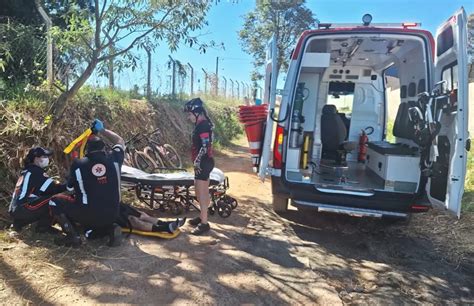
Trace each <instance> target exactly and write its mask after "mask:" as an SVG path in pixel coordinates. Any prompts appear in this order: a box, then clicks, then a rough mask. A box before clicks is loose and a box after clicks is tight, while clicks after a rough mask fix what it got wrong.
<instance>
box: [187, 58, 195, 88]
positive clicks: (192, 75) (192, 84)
mask: <svg viewBox="0 0 474 306" xmlns="http://www.w3.org/2000/svg"><path fill="white" fill-rule="evenodd" d="M188 66H189V68H191V96H192V95H193V92H194V68H193V66H191V64H190V63H188Z"/></svg>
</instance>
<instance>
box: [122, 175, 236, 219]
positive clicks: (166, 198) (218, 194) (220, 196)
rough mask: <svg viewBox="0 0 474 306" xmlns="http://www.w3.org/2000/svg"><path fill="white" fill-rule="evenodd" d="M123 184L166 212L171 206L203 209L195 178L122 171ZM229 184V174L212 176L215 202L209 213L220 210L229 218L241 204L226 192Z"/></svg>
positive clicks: (173, 208)
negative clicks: (219, 178)
mask: <svg viewBox="0 0 474 306" xmlns="http://www.w3.org/2000/svg"><path fill="white" fill-rule="evenodd" d="M158 169H159V170H161V171H171V172H172V171H180V172H184V171H185V169H170V168H158ZM183 170H184V171H183ZM186 173H187V172H186ZM122 186H123V187H125V188H126V189H128V190H133V191H134V192H135V195H136V197H137V198H138V199H139V200H140V201H141V202H142V203H144V204H145V205H147V206H148V207H149V208H150V209H159V210H160V211H163V212H164V211H166V210H170V211H171V212H172V213H173V214H175V215H180V214H181V213H183V211H186V212H187V211H189V210H190V209H191V208H193V209H195V210H197V211H200V208H199V207H198V205H196V204H195V201H196V202H197V199H196V195H195V192H194V180H180V179H166V180H165V179H160V180H155V181H153V180H151V179H148V178H139V177H136V178H133V177H130V176H129V175H126V176H124V175H122ZM229 187H230V184H229V178H228V177H227V176H225V178H224V180H223V181H222V182H220V181H217V180H214V179H210V182H209V195H210V197H211V205H210V207H209V213H210V214H211V215H213V214H214V213H215V212H217V213H218V214H219V215H220V216H221V217H223V218H227V217H229V216H230V215H231V213H232V210H233V209H235V208H236V207H237V205H238V204H237V200H236V199H234V198H232V197H230V196H229V195H227V194H226V193H227V190H228V189H229ZM156 204H158V206H157V205H156Z"/></svg>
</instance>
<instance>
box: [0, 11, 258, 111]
mask: <svg viewBox="0 0 474 306" xmlns="http://www.w3.org/2000/svg"><path fill="white" fill-rule="evenodd" d="M48 43H49V42H48V38H47V32H46V27H45V26H44V25H42V24H39V25H31V24H28V22H27V21H22V20H18V19H13V18H11V17H2V16H0V90H5V89H6V88H7V87H9V88H14V87H17V88H20V89H21V90H27V87H28V86H39V85H41V84H44V83H45V82H46V79H47V61H48V58H47V55H48V53H47V46H48ZM52 45H53V48H52V50H53V59H52V62H53V65H52V69H53V79H54V82H53V85H55V86H57V87H58V88H61V89H62V90H67V89H68V88H70V86H72V84H73V83H74V81H75V80H76V79H77V78H78V76H79V75H80V73H81V72H82V70H83V69H84V67H82V66H81V64H78V63H77V61H74V58H71V57H70V56H68V55H67V54H61V53H60V52H59V51H58V50H57V49H55V48H54V43H53V44H52ZM151 56H152V59H153V60H154V62H155V63H154V64H152V67H150V68H151V69H150V70H148V67H147V65H148V60H147V56H143V57H141V60H140V61H139V63H138V66H139V67H137V68H136V69H135V71H133V72H131V71H130V70H125V71H120V72H119V71H114V78H113V79H114V80H115V82H114V84H113V85H114V88H119V89H125V90H134V91H136V92H139V93H143V95H144V96H146V95H147V94H152V95H153V96H173V97H183V96H193V95H199V94H204V95H210V96H219V97H225V98H230V99H237V100H241V101H243V102H244V101H245V102H248V101H250V100H253V99H255V98H261V96H262V93H261V91H262V89H261V88H253V86H252V83H251V81H250V80H247V81H243V80H237V79H235V78H233V77H232V76H229V75H223V74H219V75H217V74H216V72H215V71H214V72H212V71H209V70H206V69H204V68H203V67H201V66H200V65H198V64H195V63H190V62H185V61H181V60H180V59H176V58H173V57H171V56H167V58H166V61H163V58H161V61H160V63H159V64H158V63H157V62H158V60H156V58H155V54H153V53H151ZM117 70H118V69H117ZM148 71H150V72H151V75H150V93H148V90H147V80H148ZM88 83H89V84H92V85H94V86H96V87H109V86H110V85H111V84H110V82H109V81H108V78H107V77H103V76H99V73H98V72H97V71H95V72H94V74H93V75H92V77H91V78H90V80H89V82H88Z"/></svg>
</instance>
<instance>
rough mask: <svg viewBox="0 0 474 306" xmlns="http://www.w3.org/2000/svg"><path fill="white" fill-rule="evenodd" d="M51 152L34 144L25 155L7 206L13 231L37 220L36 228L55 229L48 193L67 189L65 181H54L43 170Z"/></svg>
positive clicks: (53, 193)
mask: <svg viewBox="0 0 474 306" xmlns="http://www.w3.org/2000/svg"><path fill="white" fill-rule="evenodd" d="M52 154H53V153H52V151H49V150H47V149H45V148H42V147H34V148H32V149H30V151H29V152H28V154H27V155H26V157H25V159H24V168H23V170H22V171H21V173H20V177H19V178H18V181H17V183H16V186H15V190H14V192H13V197H12V200H11V202H10V207H9V209H8V212H9V213H10V215H11V216H12V218H13V228H14V229H15V230H16V231H20V230H21V229H22V227H23V226H25V225H28V224H30V223H33V222H36V221H38V223H37V225H36V228H35V229H36V231H37V232H50V233H53V232H54V228H52V227H51V223H52V217H51V215H50V213H49V206H48V202H49V200H50V198H51V196H53V195H55V194H57V193H60V192H63V191H66V185H65V184H59V183H57V182H55V181H53V179H52V178H50V177H49V176H48V174H47V173H46V171H45V169H46V168H47V167H48V164H49V157H50V156H51V155H52Z"/></svg>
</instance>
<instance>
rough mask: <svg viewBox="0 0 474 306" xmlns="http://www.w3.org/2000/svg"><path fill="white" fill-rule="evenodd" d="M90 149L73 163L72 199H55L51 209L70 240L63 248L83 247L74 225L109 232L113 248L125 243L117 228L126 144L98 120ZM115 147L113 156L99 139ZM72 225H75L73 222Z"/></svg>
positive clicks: (89, 145) (88, 142)
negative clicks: (121, 174)
mask: <svg viewBox="0 0 474 306" xmlns="http://www.w3.org/2000/svg"><path fill="white" fill-rule="evenodd" d="M92 132H93V135H91V136H90V137H89V139H88V141H87V145H86V157H84V158H81V159H75V160H74V161H73V163H72V166H71V169H70V174H69V179H68V183H67V190H68V191H74V194H73V195H72V196H69V195H57V196H54V197H53V198H52V199H51V201H50V203H49V205H50V207H51V210H52V212H53V214H54V216H55V217H56V218H57V221H58V223H59V225H61V227H62V229H63V231H64V233H65V234H66V237H64V238H63V239H62V240H61V241H57V242H58V243H59V244H61V245H66V246H79V245H80V244H81V240H80V237H79V235H78V234H77V232H76V230H75V228H74V226H73V223H72V222H77V223H79V224H81V225H82V226H83V227H84V228H87V229H95V230H97V231H98V232H107V234H108V235H109V246H118V245H120V242H121V228H120V226H118V225H117V224H115V223H114V222H115V220H116V219H117V218H118V215H119V203H120V168H121V166H122V163H123V159H124V148H125V143H124V141H123V139H122V137H120V136H118V135H117V134H115V133H114V132H112V131H110V130H107V129H105V128H104V125H103V123H102V122H101V121H100V120H98V119H96V120H94V122H93V124H92ZM98 135H100V136H101V137H103V138H104V139H106V140H109V141H110V142H111V143H113V144H114V145H113V147H112V152H111V153H110V154H108V153H106V152H105V143H104V141H103V140H102V139H101V138H100V137H99V136H98ZM71 221H72V222H71Z"/></svg>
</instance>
